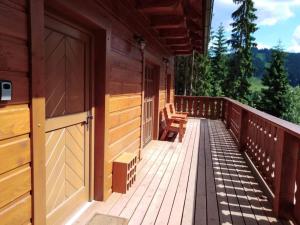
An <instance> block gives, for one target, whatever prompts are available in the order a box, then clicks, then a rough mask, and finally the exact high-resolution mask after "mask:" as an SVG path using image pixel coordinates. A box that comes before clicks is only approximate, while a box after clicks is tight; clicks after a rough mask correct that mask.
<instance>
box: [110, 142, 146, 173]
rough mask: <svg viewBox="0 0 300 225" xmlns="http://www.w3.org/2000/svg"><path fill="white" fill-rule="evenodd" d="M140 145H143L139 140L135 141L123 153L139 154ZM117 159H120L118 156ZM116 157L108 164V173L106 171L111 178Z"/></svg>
mask: <svg viewBox="0 0 300 225" xmlns="http://www.w3.org/2000/svg"><path fill="white" fill-rule="evenodd" d="M140 145H141V142H140V140H139V139H137V140H135V141H133V142H132V143H131V144H129V145H128V146H127V147H126V148H124V149H123V151H122V153H123V152H132V153H136V154H138V151H139V148H140ZM120 154H121V153H120ZM116 157H118V156H116ZM116 157H114V158H112V159H110V161H109V162H108V164H107V171H106V172H107V176H109V175H111V174H112V163H113V161H114V159H115V158H116Z"/></svg>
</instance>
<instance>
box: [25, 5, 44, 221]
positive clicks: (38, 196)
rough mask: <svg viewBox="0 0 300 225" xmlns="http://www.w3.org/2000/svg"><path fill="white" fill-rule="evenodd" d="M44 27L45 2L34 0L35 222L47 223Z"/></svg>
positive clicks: (33, 154) (33, 126) (33, 161)
mask: <svg viewBox="0 0 300 225" xmlns="http://www.w3.org/2000/svg"><path fill="white" fill-rule="evenodd" d="M44 26H45V25H44V1H40V0H30V31H31V32H30V34H29V35H30V48H31V49H30V56H31V58H30V61H31V151H32V178H33V180H32V195H33V201H32V202H33V207H32V212H33V216H32V222H33V224H46V168H45V159H46V156H45V152H46V151H45V84H44V81H45V80H44V68H45V66H44V34H43V30H44Z"/></svg>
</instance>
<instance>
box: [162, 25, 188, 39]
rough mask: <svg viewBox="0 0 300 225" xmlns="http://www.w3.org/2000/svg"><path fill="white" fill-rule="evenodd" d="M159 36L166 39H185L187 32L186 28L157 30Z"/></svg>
mask: <svg viewBox="0 0 300 225" xmlns="http://www.w3.org/2000/svg"><path fill="white" fill-rule="evenodd" d="M159 35H160V37H162V38H167V39H171V38H172V39H173V38H185V37H187V36H188V31H187V29H186V28H172V29H161V30H159Z"/></svg>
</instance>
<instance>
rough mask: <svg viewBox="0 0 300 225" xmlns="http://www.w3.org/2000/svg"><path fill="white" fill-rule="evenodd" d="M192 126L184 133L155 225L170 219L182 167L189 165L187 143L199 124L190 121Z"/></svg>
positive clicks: (161, 224)
mask: <svg viewBox="0 0 300 225" xmlns="http://www.w3.org/2000/svg"><path fill="white" fill-rule="evenodd" d="M191 122H192V124H193V126H191V127H190V131H189V132H187V133H186V135H185V137H184V142H183V143H182V147H181V151H182V154H181V155H180V157H179V160H178V161H177V165H176V168H175V170H174V173H173V176H172V178H171V182H170V184H169V188H168V191H167V193H166V195H165V197H164V199H163V202H162V204H161V208H160V211H159V212H158V215H157V217H156V221H155V224H159V225H166V224H168V222H169V218H170V214H171V212H172V207H173V206H174V204H173V202H174V199H175V196H176V192H177V187H178V184H179V181H180V176H181V173H182V170H183V165H184V164H185V163H189V162H186V158H187V157H186V156H187V151H186V149H187V148H188V146H189V142H190V139H191V137H193V135H192V134H193V132H195V129H196V126H199V125H197V124H199V121H198V123H197V121H192V120H191Z"/></svg>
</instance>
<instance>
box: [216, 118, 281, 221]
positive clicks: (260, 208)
mask: <svg viewBox="0 0 300 225" xmlns="http://www.w3.org/2000/svg"><path fill="white" fill-rule="evenodd" d="M212 127H213V130H214V132H215V133H219V134H218V136H219V137H220V138H222V137H223V138H224V137H226V136H227V138H230V136H229V137H228V135H229V134H228V133H227V132H225V130H224V127H223V124H222V123H218V122H215V123H213V124H212ZM222 141H223V140H221V142H222ZM227 148H228V147H227ZM232 148H235V150H236V151H237V148H236V145H232ZM229 156H230V157H231V159H232V160H233V159H235V158H237V156H238V157H239V159H241V160H244V159H243V158H242V154H237V155H235V156H233V154H230V155H229ZM234 166H235V170H236V172H237V174H238V176H239V178H240V182H241V184H242V186H243V188H244V189H245V192H246V196H247V197H248V199H249V202H250V205H249V206H247V205H246V206H244V207H251V208H252V210H253V213H254V215H255V219H256V221H257V223H258V224H259V225H267V224H270V223H272V224H281V223H280V222H279V221H278V220H277V219H275V218H274V217H273V216H272V215H271V214H272V210H271V205H270V204H269V203H268V200H267V198H266V196H265V195H264V193H263V192H262V191H261V190H260V188H259V184H258V182H257V181H256V180H255V178H254V177H253V175H252V172H251V170H250V169H249V168H248V169H240V168H238V167H237V166H236V164H235V163H234Z"/></svg>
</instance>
